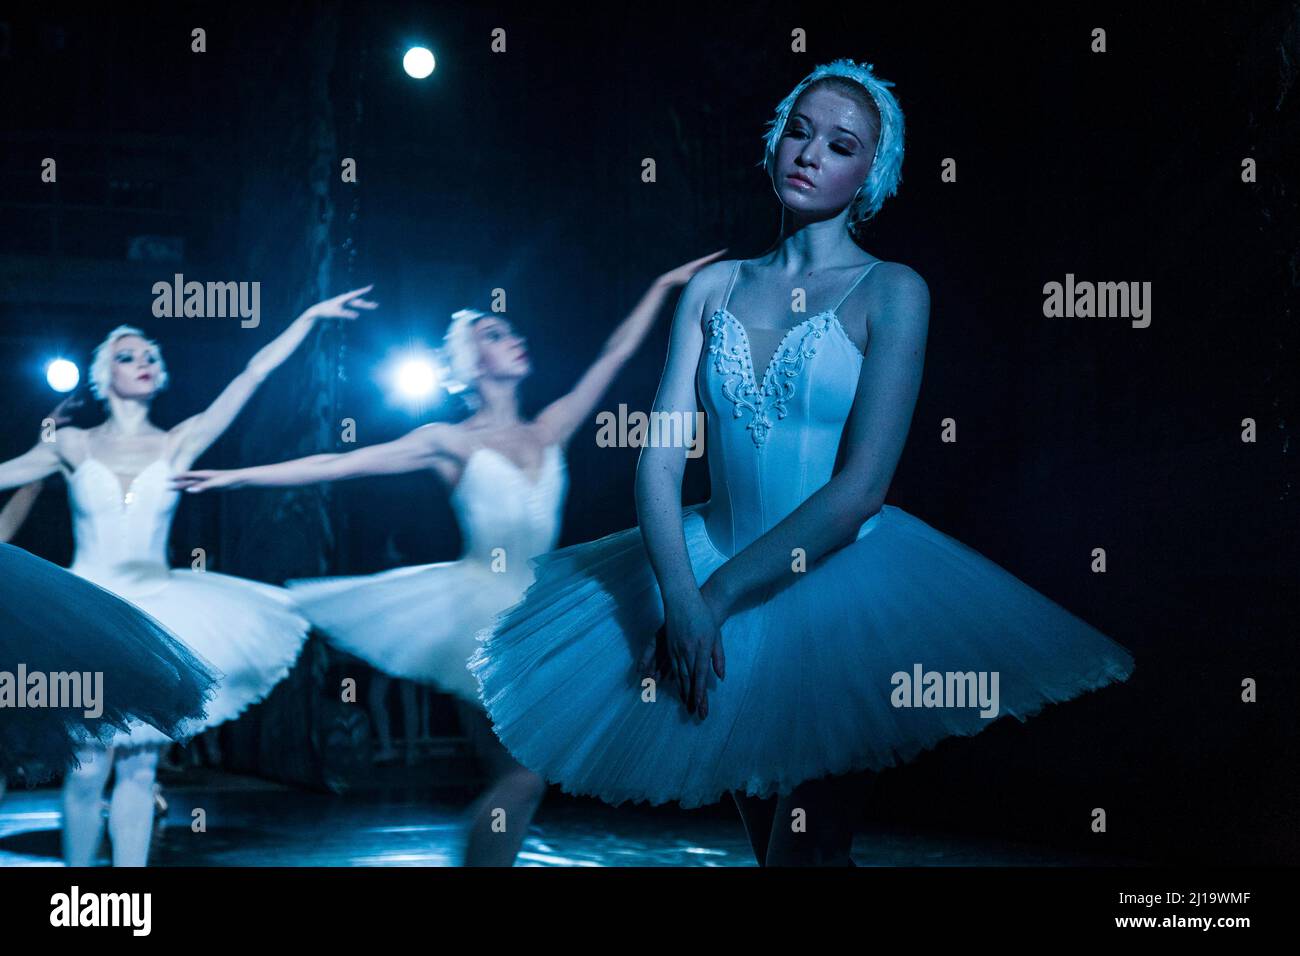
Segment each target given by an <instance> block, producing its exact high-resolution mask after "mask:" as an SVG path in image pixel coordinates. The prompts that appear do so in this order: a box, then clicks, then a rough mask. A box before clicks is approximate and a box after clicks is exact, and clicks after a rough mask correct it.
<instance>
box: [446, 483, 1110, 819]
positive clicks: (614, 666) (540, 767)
mask: <svg viewBox="0 0 1300 956" xmlns="http://www.w3.org/2000/svg"><path fill="white" fill-rule="evenodd" d="M701 508H702V506H693V507H690V508H687V509H685V510H684V511H683V528H684V532H685V537H686V546H687V549H688V552H689V555H690V560H691V563H692V566H693V568H694V571H695V576H696V579H697V581H699V582H700V583H702V582H703V581H704V580H706V579H707V578H708V576H709V575H710V574H711V573H712V572H713V571H714V570H715V569H716V568H718V567H719V566H720V565H721V564H723V562H724V561H725V560H726V558H725V556H724V555H723V554H721V553H719V552H718V551H717V550H716V549H715V548H714V547H713V545H712V543H711V542H710V540H709V538H708V535H707V534H706V532H705V527H704V519H703V516H702V515H701V514H700V513H699V512H700V509H701ZM535 566H536V567H535V572H536V576H537V580H536V583H535V584H534V585H533V586H532V587H531V588H530V589H529V591H528V593H527V595H526V597H525V598H524V600H523V601H522V602H520V603H519V604H518V605H517V606H515V607H513V608H511V609H510V610H509V611H507V612H505V613H503V614H502V615H501V616H500V617H499V618H498V619H497V621H496V624H495V627H494V630H493V631H490V632H489V631H485V632H484V633H483V634H482V635H481V639H482V640H483V641H484V643H483V644H482V646H481V648H480V650H479V651H478V652H477V653H476V654H475V656H474V658H473V660H472V661H471V663H470V669H471V671H472V672H473V673H474V674H475V676H476V677H477V678H478V680H479V682H480V685H481V695H482V700H483V703H484V705H485V706H486V708H487V711H488V714H489V715H490V717H491V718H492V721H493V725H494V727H495V730H496V732H497V734H498V736H499V737H500V738H501V741H502V743H503V744H505V746H506V747H507V748H508V749H509V750H510V751H511V752H512V753H513V754H514V755H515V757H516V758H517V759H518V760H519V761H520V762H521V763H523V764H524V765H525V766H527V767H529V768H530V769H532V770H534V771H536V772H538V773H540V774H542V775H543V776H544V777H546V779H547V780H549V781H551V782H553V783H558V784H560V785H561V787H562V788H563V789H564V790H566V791H568V792H570V793H575V794H587V795H592V796H597V797H600V798H601V799H603V800H605V801H607V802H609V803H612V804H616V805H617V804H619V803H622V802H624V801H628V800H632V801H649V802H650V803H652V804H659V803H665V802H668V801H677V802H679V803H680V804H681V805H682V806H683V807H688V808H689V807H696V806H702V805H706V804H710V803H714V802H716V801H717V800H719V799H720V798H721V797H722V796H723V795H724V794H725V793H726V792H727V791H732V790H735V791H741V792H744V793H747V794H751V795H755V796H770V795H772V794H783V793H788V792H789V791H790V790H791V789H793V788H794V787H795V786H796V785H798V784H799V783H802V782H803V781H805V780H810V779H814V778H818V777H822V776H825V775H827V774H841V773H846V772H850V771H855V770H879V769H882V768H885V767H890V766H893V765H896V764H899V763H901V762H905V761H907V760H910V759H911V758H913V757H915V756H916V755H917V754H918V753H920V752H921V751H923V750H926V749H928V748H931V747H933V746H935V745H936V744H937V743H938V742H939V741H941V740H943V739H944V738H945V737H952V736H970V735H973V734H976V733H979V732H980V731H981V730H983V729H984V728H985V727H988V726H989V725H990V724H991V723H992V722H993V720H994V719H996V717H997V716H1005V715H1010V716H1013V717H1015V718H1017V719H1018V720H1020V721H1024V720H1025V719H1026V718H1028V717H1029V716H1031V715H1032V714H1034V713H1036V712H1037V711H1038V710H1040V709H1041V708H1042V707H1043V705H1045V704H1048V703H1051V702H1054V701H1064V700H1068V699H1070V698H1072V697H1075V696H1077V695H1079V694H1081V693H1083V692H1085V691H1088V690H1092V689H1094V688H1098V687H1101V686H1103V685H1105V684H1108V683H1111V682H1112V681H1120V680H1124V679H1126V678H1127V677H1128V676H1129V675H1130V674H1131V673H1132V671H1133V658H1132V656H1131V655H1130V654H1129V653H1128V651H1126V650H1125V649H1124V648H1123V647H1121V646H1119V645H1118V644H1116V643H1114V642H1113V641H1111V640H1110V639H1109V638H1107V637H1106V636H1104V635H1103V634H1101V633H1100V632H1098V631H1097V630H1095V629H1094V628H1092V627H1090V626H1089V625H1088V624H1086V623H1085V622H1084V621H1082V620H1080V619H1079V618H1078V617H1076V616H1074V615H1073V614H1071V613H1069V612H1068V611H1066V610H1065V609H1064V608H1062V607H1061V606H1060V605H1058V604H1055V603H1054V602H1052V601H1051V600H1049V599H1048V598H1046V597H1044V596H1043V595H1042V594H1040V593H1038V592H1037V591H1035V590H1033V589H1032V588H1030V587H1029V586H1028V585H1026V584H1025V583H1023V582H1022V581H1020V580H1019V579H1017V578H1016V577H1014V576H1013V575H1011V574H1010V573H1008V572H1007V571H1005V570H1003V569H1002V568H1000V567H999V566H998V565H996V564H994V563H993V562H992V561H990V560H988V559H987V558H985V557H983V556H982V555H980V554H979V553H978V552H976V551H974V550H972V549H971V548H969V547H967V546H966V545H963V544H961V543H960V542H958V541H956V540H954V539H953V538H950V537H948V536H947V535H944V534H942V533H941V532H939V531H936V530H935V529H934V528H932V527H930V526H929V525H928V524H926V523H925V522H924V521H921V520H920V519H918V518H916V517H914V516H912V515H910V514H908V513H907V512H905V511H903V510H901V509H899V508H896V507H893V506H888V505H887V506H885V507H884V508H883V509H882V510H881V511H880V512H879V513H877V514H876V515H873V516H872V518H871V519H870V520H868V521H867V522H866V523H865V524H864V525H863V526H862V528H861V529H860V531H859V534H858V537H857V539H856V540H855V541H854V542H853V543H851V544H849V545H847V546H846V547H844V548H841V549H839V550H837V551H835V552H833V553H831V554H830V555H828V556H827V557H826V558H824V559H823V560H821V561H820V562H818V563H816V564H813V565H811V566H810V567H809V568H808V569H807V570H806V571H803V572H800V573H792V574H791V575H790V577H789V579H788V580H786V581H783V582H781V584H780V585H779V586H772V587H770V588H768V589H767V591H766V593H765V595H763V596H762V598H761V600H757V601H753V602H751V603H750V604H749V605H748V606H747V608H746V609H744V610H741V611H738V612H737V613H735V614H734V615H733V616H732V617H731V618H729V619H728V620H727V621H726V622H725V623H724V624H723V626H722V635H723V647H724V651H725V655H726V671H725V672H726V679H725V680H721V681H720V680H718V679H717V677H716V675H714V674H713V672H712V670H710V673H709V679H708V696H709V715H708V717H707V718H706V719H704V720H701V719H699V718H698V717H697V716H696V715H693V714H689V713H687V711H686V709H685V706H684V705H683V704H682V703H681V700H680V697H679V695H678V693H677V690H676V688H675V687H673V686H660V687H658V688H656V689H655V695H654V700H653V702H647V701H646V700H645V699H644V696H645V694H644V688H643V686H642V684H641V675H640V674H639V673H638V670H637V661H638V660H639V658H640V657H641V655H642V653H643V651H644V650H645V648H646V646H647V645H648V643H649V642H651V641H653V640H654V637H655V633H656V631H657V630H658V629H659V627H660V625H661V624H662V623H663V605H662V600H661V598H660V593H659V588H658V585H657V583H656V580H655V577H654V574H653V572H652V570H651V567H650V564H649V561H648V559H647V556H646V551H645V546H644V544H643V541H642V537H641V533H640V530H639V529H637V528H632V529H630V530H628V531H623V532H620V533H617V534H613V535H609V536H608V537H605V538H602V539H600V540H598V541H593V542H590V543H587V544H580V545H576V546H573V547H569V548H564V549H561V550H559V551H554V552H552V553H550V554H547V555H543V556H542V557H540V558H537V559H535ZM918 666H919V668H920V671H921V672H922V673H924V672H939V673H941V674H943V673H948V672H954V673H965V672H976V674H978V673H979V672H984V673H985V675H986V676H987V677H988V678H989V679H988V681H987V682H986V686H987V687H992V686H993V685H992V682H991V674H992V673H996V674H997V678H998V684H997V688H998V694H997V699H998V700H997V703H998V706H997V709H996V713H995V714H994V715H993V716H981V708H980V707H979V706H954V705H953V704H955V703H956V701H957V699H956V697H955V696H950V697H948V698H946V699H945V698H942V697H936V698H934V699H935V700H936V701H937V702H939V703H946V704H948V706H908V707H904V706H895V704H896V703H902V702H904V700H905V701H906V702H909V703H913V704H920V703H922V702H923V700H924V698H923V697H922V696H921V695H922V690H923V688H917V689H916V690H915V691H912V690H910V689H906V688H905V687H904V686H903V685H902V684H901V683H900V682H899V679H898V678H897V677H896V675H900V674H903V675H907V677H908V678H911V677H912V676H913V675H914V674H916V673H917V670H916V668H917V667H918ZM904 690H906V694H904ZM984 710H985V711H987V710H988V709H987V708H984Z"/></svg>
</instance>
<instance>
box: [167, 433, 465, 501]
mask: <svg viewBox="0 0 1300 956" xmlns="http://www.w3.org/2000/svg"><path fill="white" fill-rule="evenodd" d="M452 427H454V426H451V425H448V424H446V423H445V422H436V423H434V424H432V425H421V426H420V427H419V428H417V429H415V430H414V431H412V432H408V433H407V434H405V435H403V436H402V437H401V438H398V439H396V440H395V441H390V442H384V443H383V444H379V445H368V446H366V447H365V448H358V449H356V450H355V451H348V452H340V453H330V454H321V455H308V456H307V457H305V458H295V459H293V460H291V461H282V462H279V463H277V464H274V465H254V466H253V467H250V468H230V469H222V470H213V469H206V470H191V471H183V472H180V473H179V474H177V475H175V476H173V478H172V487H173V488H176V489H178V490H184V491H188V492H191V493H195V492H200V491H211V490H213V489H215V488H243V487H248V486H254V487H266V488H270V487H285V486H292V485H312V484H316V483H317V482H321V481H344V480H346V479H348V478H364V477H366V476H367V475H400V474H404V473H405V472H409V471H422V470H424V469H426V468H430V467H432V465H433V462H434V459H435V458H436V457H437V456H438V455H440V454H444V453H446V451H447V449H448V444H447V441H446V436H447V430H448V429H450V428H452Z"/></svg>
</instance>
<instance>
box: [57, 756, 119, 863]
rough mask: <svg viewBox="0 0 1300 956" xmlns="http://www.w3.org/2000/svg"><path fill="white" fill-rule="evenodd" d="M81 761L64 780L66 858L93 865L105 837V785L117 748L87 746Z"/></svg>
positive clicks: (64, 840) (69, 860) (68, 860)
mask: <svg viewBox="0 0 1300 956" xmlns="http://www.w3.org/2000/svg"><path fill="white" fill-rule="evenodd" d="M77 761H78V763H79V764H80V766H78V767H77V768H75V769H72V768H69V770H68V773H67V776H66V777H65V778H64V780H63V860H64V862H65V863H66V864H67V865H68V866H90V865H91V864H92V863H93V862H94V860H95V851H96V850H98V849H99V841H100V840H102V839H103V836H104V814H103V799H104V784H106V783H107V782H108V774H109V772H110V771H111V770H112V769H113V751H112V750H111V749H109V750H105V749H103V748H101V747H85V748H82V749H81V750H79V751H78V752H77Z"/></svg>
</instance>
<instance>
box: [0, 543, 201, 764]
mask: <svg viewBox="0 0 1300 956" xmlns="http://www.w3.org/2000/svg"><path fill="white" fill-rule="evenodd" d="M20 665H22V666H24V667H25V670H26V672H27V673H28V674H33V673H42V674H50V673H55V672H62V673H74V672H75V673H83V674H84V673H90V674H102V675H103V678H102V680H103V683H102V694H103V700H102V701H101V704H102V707H103V712H102V714H101V715H100V716H98V717H86V716H85V709H86V708H84V707H63V708H54V707H22V708H19V707H15V706H0V775H5V776H11V775H13V774H14V773H16V772H18V771H19V770H21V772H22V773H23V774H24V775H25V776H26V778H27V779H28V780H37V779H41V778H44V777H47V776H49V775H51V774H52V773H54V772H57V771H60V770H62V769H64V767H66V766H67V765H68V763H69V762H70V761H72V760H73V757H74V754H75V752H76V750H77V749H78V748H79V747H81V746H83V745H85V744H87V743H91V742H95V741H98V742H101V743H102V742H105V741H107V739H108V738H109V737H110V736H111V735H112V734H113V733H114V732H115V731H116V730H121V729H124V728H126V727H127V726H128V725H129V724H130V723H131V722H132V721H143V722H145V723H147V724H149V725H153V726H151V727H149V730H150V731H152V733H153V734H155V735H156V736H158V738H159V739H161V740H170V739H171V737H173V736H174V737H176V738H182V737H184V736H187V735H188V734H190V733H192V732H193V731H194V730H195V729H196V728H197V727H199V726H201V723H202V718H203V714H204V707H205V703H206V701H207V700H208V699H209V698H210V697H211V696H212V693H213V687H214V685H215V684H216V681H217V680H218V678H219V676H220V675H219V674H217V673H215V672H214V669H213V668H212V667H211V666H210V664H209V663H208V662H205V661H204V660H202V659H201V658H200V657H198V656H196V655H195V654H194V653H193V652H192V651H191V650H190V649H189V648H188V647H186V645H184V644H182V643H181V642H180V641H178V640H176V638H175V637H174V636H172V635H171V634H169V633H168V632H167V630H166V629H165V628H164V627H163V626H162V625H161V624H159V623H158V622H157V621H156V620H154V619H152V618H150V617H149V616H147V615H145V614H143V613H141V612H140V611H139V610H138V609H137V608H135V607H134V606H132V605H131V604H129V603H128V602H126V601H124V600H122V599H121V598H119V597H117V596H116V595H114V594H112V593H110V592H108V591H106V590H104V589H102V588H100V587H97V586H95V585H94V584H91V583H90V582H88V581H85V580H83V579H82V578H80V577H78V576H77V575H75V574H70V573H69V572H68V571H67V570H65V569H64V568H61V567H59V566H58V565H55V564H51V563H50V562H48V561H45V560H44V559H42V558H38V557H36V556H35V555H33V554H30V553H28V552H26V551H23V550H22V549H20V548H16V547H14V546H12V545H8V544H0V671H4V672H6V673H7V674H9V675H14V677H15V678H16V675H17V674H18V671H19V667H20ZM155 728H161V729H162V730H164V731H166V733H167V734H168V735H169V736H163V735H162V734H160V733H159V732H158V730H156V729H155Z"/></svg>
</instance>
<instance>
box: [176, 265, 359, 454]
mask: <svg viewBox="0 0 1300 956" xmlns="http://www.w3.org/2000/svg"><path fill="white" fill-rule="evenodd" d="M372 288H373V286H366V287H365V288H364V289H354V290H352V291H351V292H345V293H343V294H342V295H338V296H335V297H334V298H332V299H326V300H325V301H324V302H317V303H316V304H315V305H313V306H312V307H311V308H309V309H307V310H306V311H305V312H303V314H302V315H300V316H298V318H296V319H294V320H293V323H292V324H291V325H290V326H289V327H288V328H287V329H285V330H284V331H283V332H281V333H280V334H279V335H277V336H276V337H275V338H274V339H272V340H271V341H270V342H268V343H267V344H266V345H265V346H263V347H262V348H261V349H259V350H258V352H257V354H256V355H254V356H253V357H252V358H251V359H249V362H248V365H247V367H245V369H244V370H243V371H242V372H240V373H239V374H238V375H236V376H235V377H234V379H232V380H231V382H230V384H229V385H227V386H226V387H225V389H224V390H223V391H222V392H221V394H220V395H218V396H217V398H216V400H215V401H214V402H213V403H212V404H211V405H209V406H208V407H207V408H206V409H204V410H203V411H201V412H199V413H198V414H197V415H193V416H191V417H190V418H187V419H186V420H185V421H183V422H181V423H180V424H179V425H177V426H176V427H175V428H173V429H172V437H173V441H174V442H175V444H176V447H177V448H178V449H179V452H180V453H179V454H178V455H177V459H178V460H179V461H182V462H187V463H188V462H192V461H194V460H195V459H197V458H198V457H199V456H200V455H202V454H203V453H204V452H205V451H207V450H208V448H209V447H210V446H211V445H212V443H213V442H214V441H216V440H217V439H218V438H220V437H221V435H222V433H223V432H225V430H226V429H227V428H229V427H230V423H231V422H233V421H234V420H235V417H236V416H237V415H238V414H239V413H240V411H242V410H243V408H244V405H246V404H247V403H248V400H249V399H250V398H251V397H252V396H253V393H254V392H256V391H257V389H258V387H259V386H260V385H261V384H262V383H263V382H264V381H266V378H267V376H269V375H270V374H271V373H272V372H274V371H275V370H276V369H277V368H279V367H280V366H281V365H282V364H284V361H285V359H287V358H288V357H289V356H290V355H292V354H293V353H294V350H296V349H297V348H298V346H299V345H301V344H302V343H303V341H304V340H305V339H306V338H307V333H309V332H310V331H311V330H312V329H313V328H315V326H316V323H317V322H319V321H320V320H321V319H329V318H340V319H355V318H356V317H357V316H358V315H359V314H360V313H359V312H357V311H355V310H357V309H373V308H375V307H376V303H373V302H368V301H367V300H365V299H363V298H361V296H363V295H364V294H365V293H366V292H368V291H370V289H372Z"/></svg>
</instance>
